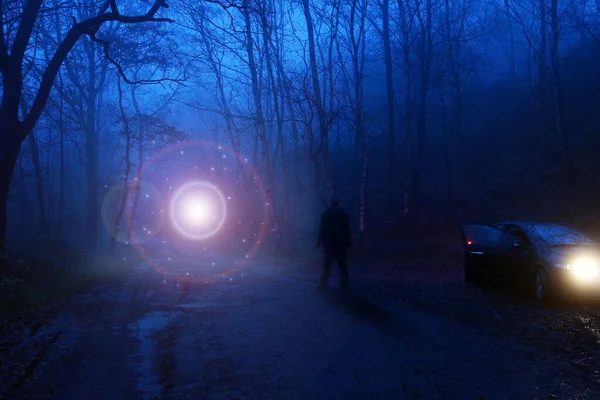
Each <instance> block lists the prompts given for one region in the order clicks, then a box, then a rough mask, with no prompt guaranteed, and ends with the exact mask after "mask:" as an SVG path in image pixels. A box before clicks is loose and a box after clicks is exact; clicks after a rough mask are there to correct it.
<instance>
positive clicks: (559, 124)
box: [550, 0, 576, 203]
mask: <svg viewBox="0 0 600 400" xmlns="http://www.w3.org/2000/svg"><path fill="white" fill-rule="evenodd" d="M550 29H551V33H552V36H551V44H550V62H551V66H552V105H553V110H554V125H555V129H556V135H557V139H558V143H559V154H560V158H561V165H560V166H561V170H562V171H561V172H562V177H561V178H562V179H561V181H562V182H561V183H562V185H564V186H563V187H562V188H559V190H560V191H561V192H563V193H568V194H571V195H572V196H571V198H567V199H563V200H566V202H568V203H572V200H573V197H576V196H575V193H574V192H573V189H574V187H573V185H572V183H571V182H573V179H572V177H573V174H572V163H571V159H570V150H569V144H568V140H567V132H566V127H565V121H564V103H563V94H562V82H561V79H560V60H559V54H558V50H559V43H560V26H559V21H558V0H551V1H550Z"/></svg>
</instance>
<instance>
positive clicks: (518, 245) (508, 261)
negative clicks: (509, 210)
mask: <svg viewBox="0 0 600 400" xmlns="http://www.w3.org/2000/svg"><path fill="white" fill-rule="evenodd" d="M504 230H505V232H506V233H507V234H508V235H509V238H510V247H511V251H508V252H507V254H506V257H505V261H504V263H503V264H504V266H503V268H504V269H505V270H506V274H507V275H509V276H510V277H511V278H513V279H520V278H527V277H528V274H529V273H530V271H529V269H528V268H529V266H530V265H531V263H532V262H533V261H534V259H535V258H536V251H535V246H534V244H533V242H532V241H531V240H530V239H529V238H528V237H527V235H526V234H525V232H524V231H523V230H522V229H521V228H519V227H518V226H516V225H507V226H506V227H505V229H504Z"/></svg>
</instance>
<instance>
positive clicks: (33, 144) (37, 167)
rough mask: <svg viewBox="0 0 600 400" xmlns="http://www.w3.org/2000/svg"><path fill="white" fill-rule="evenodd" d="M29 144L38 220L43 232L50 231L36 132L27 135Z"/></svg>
mask: <svg viewBox="0 0 600 400" xmlns="http://www.w3.org/2000/svg"><path fill="white" fill-rule="evenodd" d="M27 144H28V145H29V151H30V153H31V161H32V163H33V172H34V175H35V194H36V205H37V211H36V214H37V220H38V225H39V227H40V230H41V231H42V233H44V234H47V233H48V229H49V227H48V219H47V218H46V197H45V196H44V176H43V173H42V162H41V160H40V150H39V147H38V143H37V137H36V135H35V132H32V133H31V134H29V136H28V137H27Z"/></svg>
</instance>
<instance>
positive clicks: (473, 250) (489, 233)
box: [461, 224, 510, 275]
mask: <svg viewBox="0 0 600 400" xmlns="http://www.w3.org/2000/svg"><path fill="white" fill-rule="evenodd" d="M461 231H462V237H463V246H464V249H465V269H467V270H471V271H478V272H481V273H483V274H486V275H499V274H502V273H503V272H506V271H503V269H502V265H503V260H504V259H505V258H506V255H507V248H508V247H509V245H510V240H509V236H508V234H506V233H505V232H503V231H502V230H501V229H499V228H496V227H493V226H487V225H475V224H463V225H462V226H461Z"/></svg>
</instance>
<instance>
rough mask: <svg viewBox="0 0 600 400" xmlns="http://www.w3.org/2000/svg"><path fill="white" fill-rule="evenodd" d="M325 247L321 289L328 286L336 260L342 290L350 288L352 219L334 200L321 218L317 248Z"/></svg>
mask: <svg viewBox="0 0 600 400" xmlns="http://www.w3.org/2000/svg"><path fill="white" fill-rule="evenodd" d="M321 246H323V272H322V274H321V283H320V285H319V289H321V290H324V289H326V288H327V286H328V282H329V271H330V270H331V263H332V262H333V260H335V261H336V262H337V264H338V267H339V269H340V284H341V287H342V289H347V288H348V268H347V254H346V247H351V246H352V238H351V236H350V218H349V217H348V213H346V211H344V210H342V208H340V204H339V202H338V200H332V201H331V206H330V207H329V208H328V209H327V210H326V211H325V212H324V213H323V215H322V216H321V224H320V226H319V237H318V239H317V247H321Z"/></svg>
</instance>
